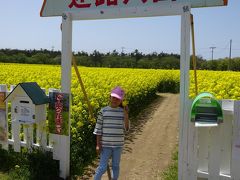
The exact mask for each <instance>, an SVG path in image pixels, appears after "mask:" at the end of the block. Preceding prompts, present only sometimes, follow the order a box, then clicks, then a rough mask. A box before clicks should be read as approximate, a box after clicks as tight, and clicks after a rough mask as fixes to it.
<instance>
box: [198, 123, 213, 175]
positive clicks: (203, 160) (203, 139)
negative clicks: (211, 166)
mask: <svg viewBox="0 0 240 180" xmlns="http://www.w3.org/2000/svg"><path fill="white" fill-rule="evenodd" d="M197 129H198V171H199V172H202V173H208V149H209V148H208V147H209V129H210V127H204V128H203V127H199V128H197Z"/></svg>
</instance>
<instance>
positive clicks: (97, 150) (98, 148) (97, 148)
mask: <svg viewBox="0 0 240 180" xmlns="http://www.w3.org/2000/svg"><path fill="white" fill-rule="evenodd" d="M101 150H102V146H101V145H97V146H96V152H97V154H100V153H101Z"/></svg>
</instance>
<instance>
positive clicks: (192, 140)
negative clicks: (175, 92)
mask: <svg viewBox="0 0 240 180" xmlns="http://www.w3.org/2000/svg"><path fill="white" fill-rule="evenodd" d="M191 105H192V100H190V101H189V109H191ZM189 122H190V118H189ZM194 126H195V125H194V123H192V122H190V123H189V127H188V146H187V148H188V153H187V154H188V163H187V165H188V175H187V179H191V180H197V169H198V166H197V153H198V144H197V142H198V133H197V132H198V131H197V128H195V127H194Z"/></svg>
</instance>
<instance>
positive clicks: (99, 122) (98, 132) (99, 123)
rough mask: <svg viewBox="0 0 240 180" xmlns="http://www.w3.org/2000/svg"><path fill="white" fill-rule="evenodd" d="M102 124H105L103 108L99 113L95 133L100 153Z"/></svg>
mask: <svg viewBox="0 0 240 180" xmlns="http://www.w3.org/2000/svg"><path fill="white" fill-rule="evenodd" d="M102 124H103V115H102V110H101V111H100V112H99V114H98V118H97V122H96V126H95V129H94V132H93V134H95V135H96V141H97V142H96V151H97V153H99V152H100V151H101V149H102V145H101V140H102Z"/></svg>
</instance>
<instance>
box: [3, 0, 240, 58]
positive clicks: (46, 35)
mask: <svg viewBox="0 0 240 180" xmlns="http://www.w3.org/2000/svg"><path fill="white" fill-rule="evenodd" d="M41 6H42V0H24V1H22V0H21V1H19V0H13V1H6V0H4V1H3V0H2V1H1V2H0V20H1V22H0V23H1V25H0V27H1V28H0V48H11V49H13V48H16V49H40V48H43V49H49V50H50V49H54V50H61V31H60V24H61V17H40V15H39V12H40V9H41ZM192 14H193V15H194V23H195V41H196V54H197V55H200V56H202V57H203V58H205V59H211V57H212V53H211V49H210V47H216V48H215V49H214V51H213V56H214V59H215V58H224V57H229V51H230V40H231V39H232V57H240V21H239V18H240V1H239V0H229V3H228V6H227V7H211V8H199V9H192ZM95 49H96V50H98V51H100V52H109V51H113V50H114V49H116V50H117V51H118V52H121V51H124V52H125V53H129V52H132V51H134V50H135V49H138V50H139V51H140V52H143V53H151V52H158V53H160V52H167V53H178V54H179V52H180V16H169V17H166V16H164V17H163V16H161V17H153V18H149V17H148V18H131V19H114V20H90V21H74V23H73V50H74V51H86V52H89V53H91V52H93V51H94V50H95Z"/></svg>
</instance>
